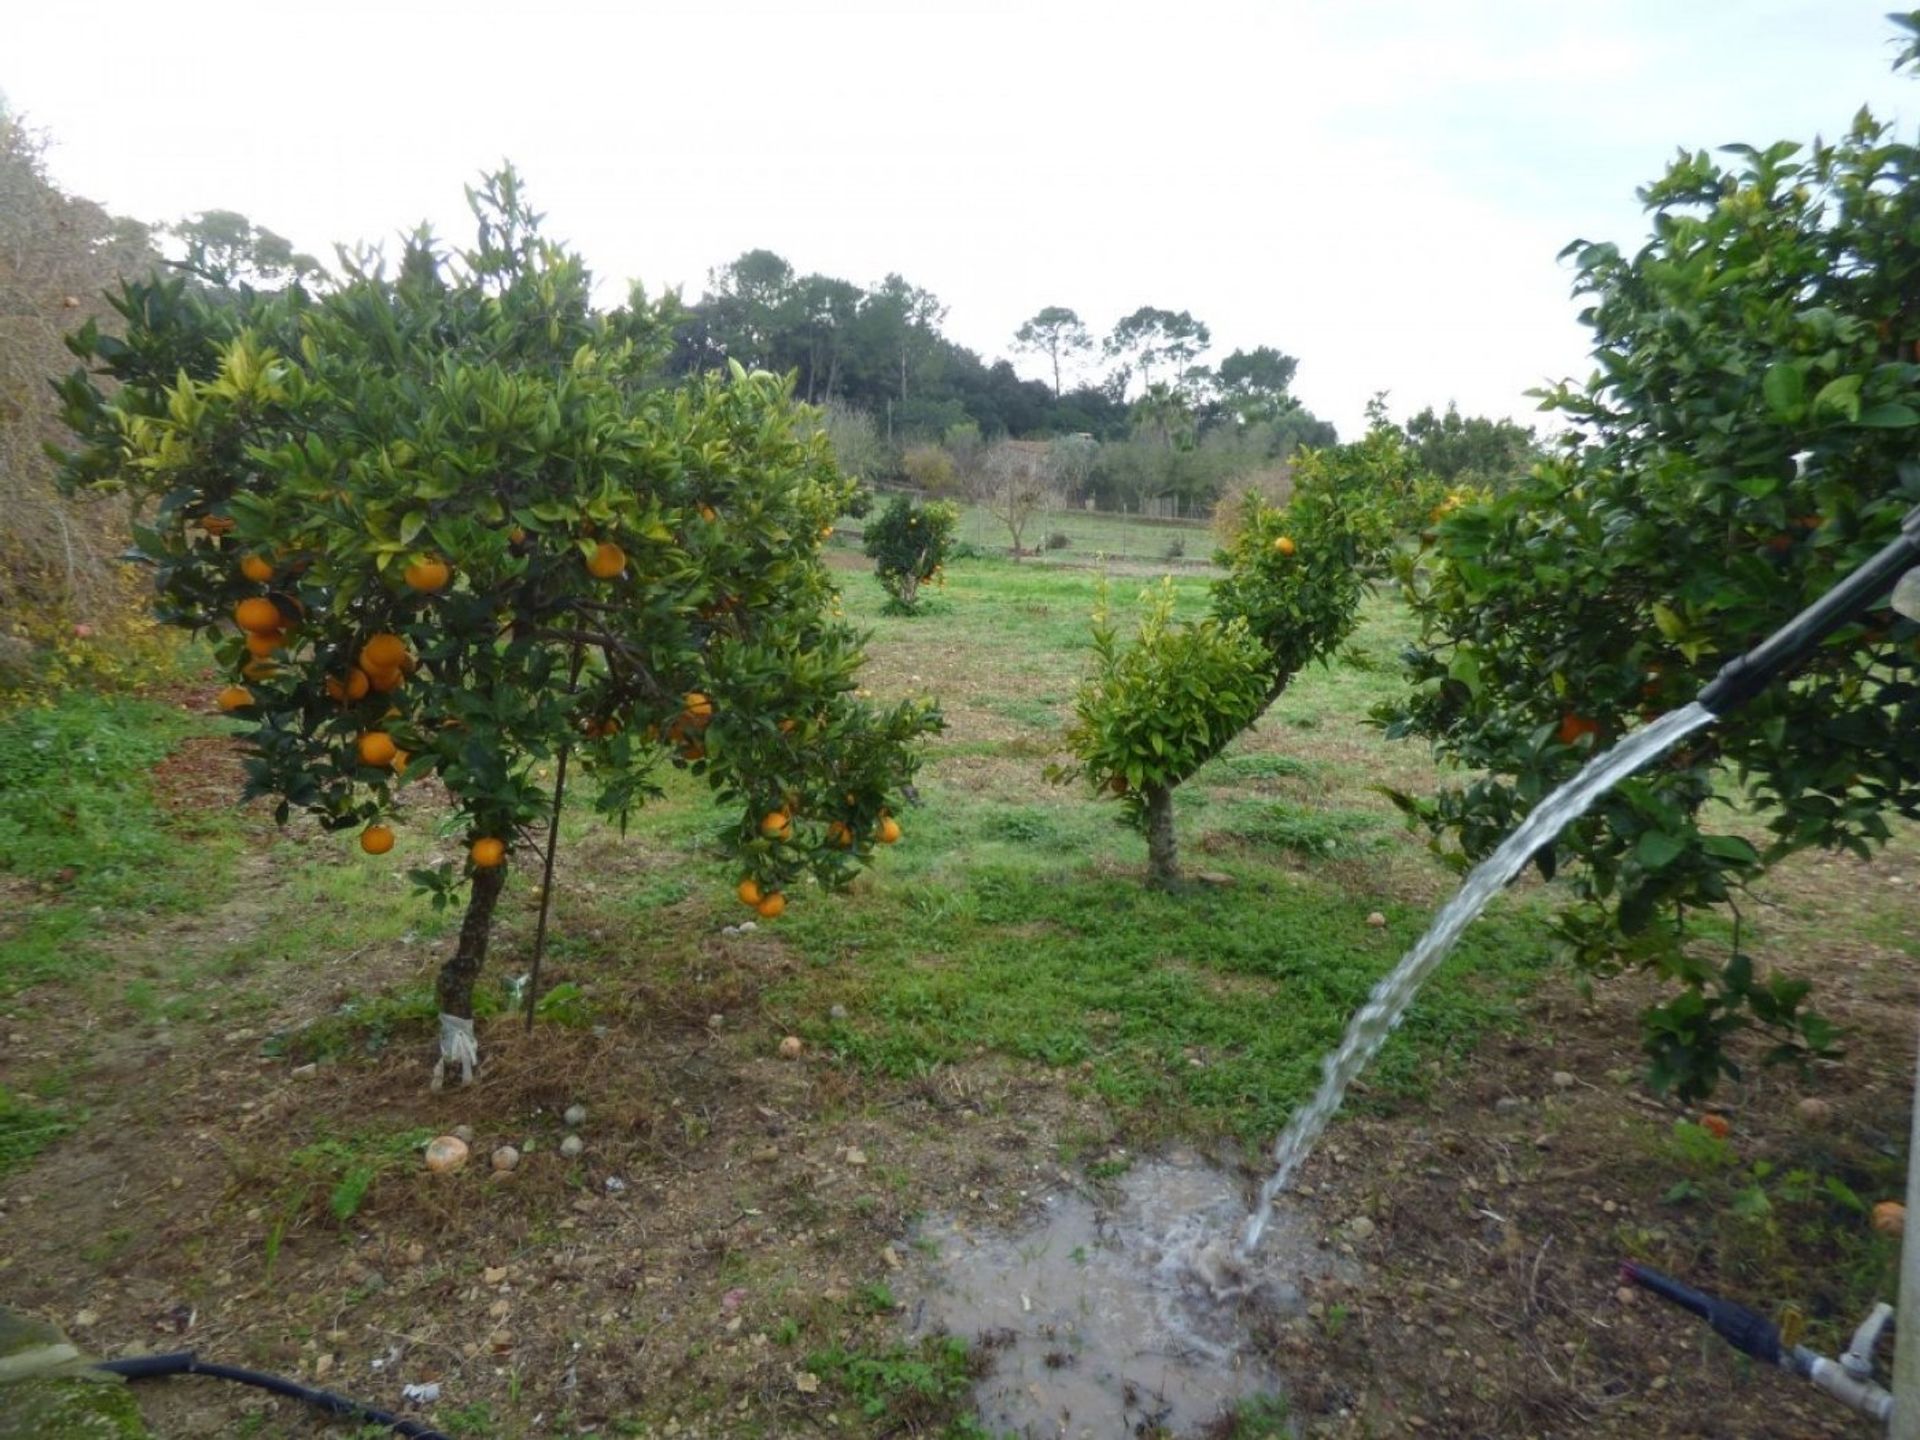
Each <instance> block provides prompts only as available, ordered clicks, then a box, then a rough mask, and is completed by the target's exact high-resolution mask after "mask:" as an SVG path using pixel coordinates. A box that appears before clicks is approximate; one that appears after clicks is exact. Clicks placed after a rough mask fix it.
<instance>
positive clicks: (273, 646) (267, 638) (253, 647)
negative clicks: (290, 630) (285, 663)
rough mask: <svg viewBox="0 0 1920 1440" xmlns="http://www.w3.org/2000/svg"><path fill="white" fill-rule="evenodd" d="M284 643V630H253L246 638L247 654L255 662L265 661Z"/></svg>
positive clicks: (285, 638)
mask: <svg viewBox="0 0 1920 1440" xmlns="http://www.w3.org/2000/svg"><path fill="white" fill-rule="evenodd" d="M286 643H287V635H286V632H285V631H284V630H255V631H253V632H251V633H250V634H249V635H248V636H247V653H248V654H249V655H251V656H253V657H254V659H256V660H265V659H266V658H267V657H268V656H270V655H272V654H273V652H274V651H276V650H278V649H279V648H280V647H281V646H282V645H284V644H286Z"/></svg>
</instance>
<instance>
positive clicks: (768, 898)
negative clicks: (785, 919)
mask: <svg viewBox="0 0 1920 1440" xmlns="http://www.w3.org/2000/svg"><path fill="white" fill-rule="evenodd" d="M753 908H754V909H755V910H757V911H759V912H760V916H761V918H762V919H764V920H778V919H779V918H780V916H781V915H782V914H783V913H784V912H785V911H786V908H787V897H786V896H784V895H782V894H781V893H780V892H779V891H778V890H775V891H774V892H773V893H772V894H770V895H763V896H761V897H760V903H759V904H758V905H756V906H754V907H753Z"/></svg>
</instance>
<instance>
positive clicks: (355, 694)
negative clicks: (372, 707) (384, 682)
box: [327, 665, 373, 705]
mask: <svg viewBox="0 0 1920 1440" xmlns="http://www.w3.org/2000/svg"><path fill="white" fill-rule="evenodd" d="M372 688H373V686H372V682H371V681H370V680H368V678H367V672H366V671H364V670H362V669H361V668H360V667H359V666H358V665H355V666H352V667H350V668H349V669H348V671H347V673H346V677H345V678H344V679H343V678H341V677H340V676H338V675H329V676H328V677H327V694H328V695H329V696H331V697H332V698H333V699H335V700H337V701H339V702H340V703H341V704H342V705H346V704H350V703H352V702H353V701H355V700H364V699H365V698H366V695H367V691H368V690H370V689H372Z"/></svg>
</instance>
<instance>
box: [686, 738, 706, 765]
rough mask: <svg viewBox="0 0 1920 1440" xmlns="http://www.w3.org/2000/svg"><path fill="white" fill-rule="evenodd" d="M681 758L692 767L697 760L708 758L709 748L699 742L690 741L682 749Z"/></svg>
mask: <svg viewBox="0 0 1920 1440" xmlns="http://www.w3.org/2000/svg"><path fill="white" fill-rule="evenodd" d="M680 758H681V759H682V760H684V761H686V762H687V763H688V764H689V765H691V764H692V763H693V762H694V761H696V760H704V759H706V758H707V747H706V746H704V745H702V744H701V743H700V742H699V741H698V740H689V741H688V742H687V743H686V744H684V745H682V746H681V747H680Z"/></svg>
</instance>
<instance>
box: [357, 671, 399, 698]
mask: <svg viewBox="0 0 1920 1440" xmlns="http://www.w3.org/2000/svg"><path fill="white" fill-rule="evenodd" d="M364 673H365V674H366V677H367V684H368V685H370V686H372V687H373V689H375V690H377V691H378V692H379V693H380V694H382V695H391V694H392V693H393V692H394V691H395V690H398V689H399V688H400V687H401V686H402V685H403V684H405V683H406V679H407V676H406V672H405V671H403V670H368V671H366V672H364Z"/></svg>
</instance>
